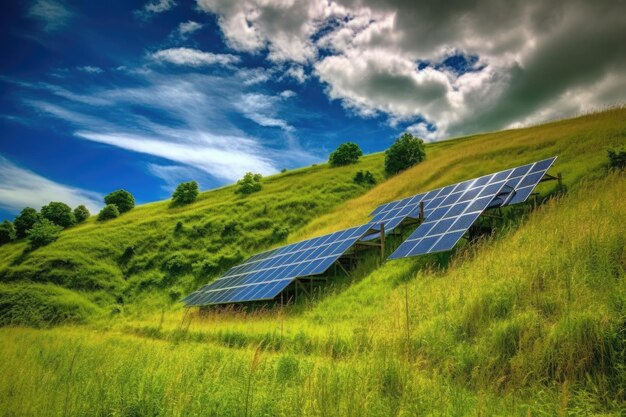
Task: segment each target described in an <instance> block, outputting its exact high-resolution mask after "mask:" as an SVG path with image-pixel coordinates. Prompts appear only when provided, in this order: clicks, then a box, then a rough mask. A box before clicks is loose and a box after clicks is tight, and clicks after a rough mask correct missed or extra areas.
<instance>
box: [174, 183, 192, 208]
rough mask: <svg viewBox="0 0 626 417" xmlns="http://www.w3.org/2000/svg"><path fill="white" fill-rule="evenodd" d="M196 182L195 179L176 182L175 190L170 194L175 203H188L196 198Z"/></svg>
mask: <svg viewBox="0 0 626 417" xmlns="http://www.w3.org/2000/svg"><path fill="white" fill-rule="evenodd" d="M198 193H199V191H198V183H197V182H195V181H189V182H183V183H180V184H178V187H176V190H175V191H174V193H173V194H172V200H173V201H174V203H177V204H189V203H193V202H194V201H196V198H198Z"/></svg>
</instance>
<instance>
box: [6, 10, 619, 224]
mask: <svg viewBox="0 0 626 417" xmlns="http://www.w3.org/2000/svg"><path fill="white" fill-rule="evenodd" d="M481 3H483V2H482V1H477V2H474V3H472V4H465V3H462V4H447V5H436V6H434V7H432V6H429V5H428V4H426V3H424V2H413V1H396V2H389V3H381V2H374V1H371V2H368V1H359V2H353V1H338V2H334V1H327V0H314V1H310V2H290V1H278V0H267V1H263V2H261V1H256V0H243V1H226V0H198V1H196V2H194V1H187V2H183V1H178V2H177V1H174V0H152V1H148V2H146V1H135V2H129V1H117V2H116V1H110V2H106V3H104V2H86V1H84V2H78V1H76V2H70V1H60V0H32V1H25V2H20V4H7V5H3V15H2V26H1V28H0V31H1V33H2V36H1V38H0V53H2V55H3V59H2V60H0V91H1V95H0V218H7V219H11V218H13V217H14V215H15V214H16V213H17V212H19V210H20V209H21V208H23V207H25V206H32V207H35V208H37V209H39V208H40V207H41V205H43V204H46V203H47V202H49V201H51V200H54V201H65V202H67V203H68V204H70V205H72V206H76V205H78V204H86V205H87V206H88V207H90V209H92V210H93V211H95V210H96V209H98V208H99V207H100V206H101V205H102V203H101V200H102V196H103V195H104V194H106V193H108V192H110V191H112V190H115V189H118V188H124V189H127V190H129V191H131V192H132V193H133V194H134V195H135V197H136V199H137V201H138V202H140V203H142V202H149V201H154V200H159V199H163V198H167V197H169V196H170V194H171V191H172V189H173V188H174V187H175V186H176V184H178V183H179V182H182V181H187V180H191V179H195V180H197V181H198V182H199V183H200V184H201V188H203V189H209V188H213V187H216V186H219V185H223V184H225V183H231V182H233V181H235V180H236V179H237V178H240V177H241V176H242V174H243V173H245V172H247V171H254V172H260V173H262V174H265V175H268V174H272V173H275V172H277V171H279V170H280V169H282V168H294V167H299V166H303V165H309V164H311V163H316V162H320V161H323V160H325V159H326V158H327V156H328V153H329V152H330V151H332V150H333V149H334V148H335V147H336V146H337V145H338V144H340V143H342V142H345V141H354V142H357V143H358V144H359V145H360V146H361V147H362V149H363V150H364V152H366V153H370V152H377V151H382V150H384V149H385V148H387V147H388V146H389V144H390V143H391V142H392V141H393V139H394V138H395V137H397V136H399V135H400V134H401V133H402V132H403V131H406V130H408V131H410V132H412V133H414V134H416V135H418V136H420V137H423V138H424V139H426V140H428V141H433V140H441V139H446V138H450V137H455V136H459V135H463V134H468V133H475V132H478V131H485V130H495V129H502V128H510V127H518V126H524V125H527V124H533V123H538V122H542V121H545V120H551V119H554V118H559V117H567V116H571V115H576V114H579V113H581V112H586V111H591V110H596V109H600V108H603V107H604V106H608V105H615V104H621V103H623V102H624V99H625V97H626V87H625V86H626V80H625V79H624V71H623V70H624V64H625V61H626V53H625V47H624V42H623V39H626V33H625V30H624V27H626V24H625V23H626V22H624V17H623V16H626V13H623V12H625V11H626V10H625V8H624V2H620V1H614V2H611V1H607V2H604V3H603V4H601V5H590V4H587V3H588V2H583V1H581V2H564V3H559V2H554V3H551V4H550V5H545V4H544V3H545V2H534V1H527V2H511V4H510V5H508V6H507V8H502V7H497V5H496V6H494V5H493V2H486V3H485V4H481ZM590 16H594V17H595V19H593V21H590V19H589V17H590ZM600 22H601V23H600Z"/></svg>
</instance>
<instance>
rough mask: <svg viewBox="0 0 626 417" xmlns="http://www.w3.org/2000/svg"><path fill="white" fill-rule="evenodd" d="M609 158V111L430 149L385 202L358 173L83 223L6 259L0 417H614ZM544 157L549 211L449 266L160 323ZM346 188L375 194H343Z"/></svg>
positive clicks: (621, 301) (625, 263)
mask: <svg viewBox="0 0 626 417" xmlns="http://www.w3.org/2000/svg"><path fill="white" fill-rule="evenodd" d="M625 142H626V110H624V109H615V110H609V111H606V112H602V113H597V114H592V115H588V116H583V117H580V118H576V119H571V120H563V121H559V122H555V123H550V124H547V125H542V126H536V127H532V128H527V129H519V130H511V131H504V132H495V133H489V134H483V135H476V136H472V137H467V138H461V139H456V140H452V141H446V142H440V143H436V144H430V145H428V148H427V154H428V159H427V161H425V162H424V163H422V164H420V165H418V166H416V167H414V168H412V169H410V170H408V171H406V172H404V173H402V174H400V175H398V176H395V177H393V178H390V179H388V180H386V181H383V175H382V160H383V157H382V155H381V154H376V155H370V156H367V157H365V158H363V159H362V161H361V162H359V163H358V164H357V165H354V166H349V167H344V168H332V169H331V168H329V167H327V166H325V165H320V166H316V167H309V168H304V169H300V170H295V171H290V172H287V173H283V174H279V175H276V176H273V177H270V178H267V179H265V180H264V188H263V190H262V191H261V192H260V193H257V194H253V195H250V196H247V197H242V196H239V195H235V194H234V193H233V187H224V188H221V189H219V190H214V191H209V192H205V193H202V194H201V196H200V198H199V201H198V202H196V203H194V204H192V205H190V206H187V207H177V208H175V207H171V206H170V204H169V202H160V203H153V204H148V205H145V206H141V207H137V208H136V209H134V210H133V211H131V212H129V213H127V214H125V215H123V216H122V217H120V218H119V219H116V220H113V221H110V222H107V223H97V222H95V221H94V220H93V219H90V220H89V221H88V222H87V224H84V225H81V226H78V227H74V228H72V229H69V230H66V231H64V232H63V233H62V235H61V238H60V239H59V240H58V241H57V242H55V243H53V244H51V245H50V246H47V247H44V248H40V249H37V250H35V251H32V252H29V251H27V250H26V244H25V243H24V242H17V243H14V244H10V245H5V246H2V247H0V320H1V322H2V324H4V325H5V327H4V328H1V329H0V340H1V343H0V375H3V378H2V383H0V410H4V411H1V412H0V413H4V414H6V415H42V414H53V415H65V414H69V415H216V416H225V415H226V416H227V415H246V416H247V415H268V416H274V415H320V416H322V415H323V416H328V415H331V416H332V415H338V416H340V415H341V416H343V415H354V416H363V415H372V416H380V415H590V414H597V415H623V413H626V407H625V406H624V404H625V402H626V365H624V364H625V363H626V282H625V279H624V278H625V275H626V273H625V270H626V250H625V247H626V222H624V220H623V219H624V218H626V199H624V198H623V196H624V194H625V193H626V182H625V181H624V179H625V178H624V174H623V173H616V172H613V173H610V172H608V171H607V168H606V151H607V149H610V148H616V147H620V146H623V144H624V143H625ZM553 155H558V156H559V159H558V160H557V163H556V165H555V167H554V168H553V171H554V172H561V173H562V174H563V178H564V183H565V185H566V187H567V191H566V192H565V193H563V194H560V195H557V194H554V192H555V189H554V184H553V183H546V184H544V185H542V186H541V188H540V191H541V192H542V194H543V195H546V196H550V195H552V198H549V199H547V200H546V201H545V203H544V204H542V205H541V206H539V207H538V208H537V209H535V210H531V208H530V207H528V206H526V207H522V208H513V207H512V208H510V209H509V210H507V211H506V212H505V215H506V216H505V217H506V220H505V221H502V222H500V223H498V225H497V226H498V227H497V231H496V233H494V234H493V235H492V236H489V237H487V238H485V239H483V240H481V241H480V242H477V243H472V244H471V245H461V247H459V248H458V249H457V250H456V251H454V252H453V253H448V254H440V255H431V256H426V257H418V258H411V259H405V260H401V261H393V262H385V263H382V264H381V263H380V261H379V260H378V259H376V258H375V257H370V258H368V259H365V260H364V261H363V262H362V263H361V265H360V266H359V267H358V268H357V270H356V271H355V273H354V274H353V275H352V278H351V279H350V280H346V279H343V280H340V281H339V282H338V283H337V284H335V285H334V286H332V287H331V288H330V289H329V290H328V291H327V292H326V293H323V294H321V295H319V296H318V297H317V298H316V299H314V300H309V301H306V302H302V303H299V304H297V305H292V306H287V307H285V308H273V309H257V310H253V311H246V310H241V309H232V310H226V311H224V310H219V311H210V312H208V313H207V314H204V315H200V314H198V313H197V312H195V311H194V312H192V313H191V314H189V313H186V312H185V311H184V310H183V309H182V306H180V305H179V304H178V303H176V302H175V300H177V299H178V298H179V297H180V296H181V295H184V294H186V293H187V292H189V291H191V290H193V289H195V288H196V287H197V286H198V285H200V284H202V283H205V282H207V281H208V280H210V279H212V277H214V276H217V275H219V273H220V271H223V270H224V269H226V268H228V267H229V266H230V265H232V264H234V263H236V262H238V261H239V260H241V259H242V258H243V257H245V256H246V255H248V254H251V253H254V252H257V251H260V250H262V249H265V248H269V247H271V246H275V245H279V244H283V243H285V242H291V241H297V240H300V239H302V238H307V237H312V236H315V235H320V234H324V233H327V232H330V231H333V230H338V229H341V228H344V227H349V226H353V225H357V224H361V223H363V222H365V221H367V220H368V219H369V218H368V217H367V214H368V213H369V212H370V211H371V210H372V209H373V208H374V207H376V206H377V205H378V204H380V203H383V202H386V201H390V200H393V199H397V198H401V197H404V196H408V195H412V194H415V193H417V192H419V191H424V190H428V189H432V188H436V187H439V186H442V185H445V184H449V183H453V182H457V181H460V180H463V179H466V178H472V177H476V176H479V175H482V174H487V173H490V172H493V171H497V170H501V169H505V168H509V167H512V166H516V165H520V164H524V163H527V162H530V161H534V160H537V159H541V158H545V157H549V156H553ZM358 170H370V171H372V172H373V173H374V174H375V175H376V177H377V178H378V179H379V180H380V182H379V184H378V185H377V186H375V187H374V188H372V189H367V188H365V187H361V186H357V185H355V184H354V183H353V182H352V177H353V176H354V173H355V172H356V171H358ZM553 194H554V195H553ZM179 223H180V225H179ZM286 232H288V234H287V233H286ZM7 325H12V326H7ZM19 325H29V326H31V328H25V327H19ZM50 325H55V326H54V327H50ZM32 327H43V328H40V329H37V328H32Z"/></svg>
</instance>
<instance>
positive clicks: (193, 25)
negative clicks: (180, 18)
mask: <svg viewBox="0 0 626 417" xmlns="http://www.w3.org/2000/svg"><path fill="white" fill-rule="evenodd" d="M200 29H202V24H200V23H198V22H194V21H193V20H188V21H186V22H182V23H181V24H180V25H178V29H176V32H177V34H178V36H180V37H181V38H183V39H185V38H187V36H189V35H191V34H192V33H194V32H196V31H198V30H200Z"/></svg>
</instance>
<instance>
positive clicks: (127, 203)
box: [104, 190, 135, 213]
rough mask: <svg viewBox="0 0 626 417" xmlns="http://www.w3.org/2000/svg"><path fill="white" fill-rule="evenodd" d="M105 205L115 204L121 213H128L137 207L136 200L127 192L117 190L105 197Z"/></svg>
mask: <svg viewBox="0 0 626 417" xmlns="http://www.w3.org/2000/svg"><path fill="white" fill-rule="evenodd" d="M104 203H105V204H107V205H108V204H115V205H116V206H117V209H118V210H119V212H120V213H126V212H127V211H129V210H131V209H132V208H133V207H135V198H134V197H133V195H132V194H131V193H129V192H128V191H126V190H116V191H113V192H112V193H110V194H107V196H106V197H104Z"/></svg>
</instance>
